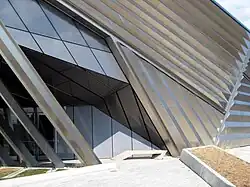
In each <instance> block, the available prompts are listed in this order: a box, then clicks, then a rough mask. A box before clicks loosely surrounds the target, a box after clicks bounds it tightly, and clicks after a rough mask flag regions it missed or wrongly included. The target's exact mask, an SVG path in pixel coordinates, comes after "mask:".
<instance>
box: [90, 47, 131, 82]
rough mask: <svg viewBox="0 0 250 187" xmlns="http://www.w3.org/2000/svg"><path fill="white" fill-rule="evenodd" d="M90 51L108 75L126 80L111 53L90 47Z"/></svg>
mask: <svg viewBox="0 0 250 187" xmlns="http://www.w3.org/2000/svg"><path fill="white" fill-rule="evenodd" d="M92 51H93V53H94V55H95V56H96V58H97V60H98V61H99V63H100V64H101V66H102V68H103V69H104V71H105V73H106V74H107V75H108V76H110V77H114V78H116V79H118V80H121V81H123V82H127V80H126V78H125V76H124V75H123V72H122V71H121V69H120V67H119V65H118V63H117V62H116V60H115V58H114V56H113V54H112V53H108V52H105V51H100V50H96V49H92Z"/></svg>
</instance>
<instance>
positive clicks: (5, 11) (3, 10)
mask: <svg viewBox="0 0 250 187" xmlns="http://www.w3.org/2000/svg"><path fill="white" fill-rule="evenodd" d="M0 20H1V21H2V22H3V23H4V24H5V25H7V26H11V27H14V28H18V29H22V30H27V29H26V28H25V26H24V24H23V23H22V21H21V20H20V19H19V17H18V15H17V14H16V12H15V10H14V9H13V8H12V6H11V5H10V3H9V1H8V0H1V5H0Z"/></svg>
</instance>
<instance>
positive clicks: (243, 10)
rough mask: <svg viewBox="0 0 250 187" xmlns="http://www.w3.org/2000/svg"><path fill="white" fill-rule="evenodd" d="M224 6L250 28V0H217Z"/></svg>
mask: <svg viewBox="0 0 250 187" xmlns="http://www.w3.org/2000/svg"><path fill="white" fill-rule="evenodd" d="M216 1H217V2H218V3H219V4H220V5H221V6H222V7H224V8H225V9H226V10H227V11H228V12H230V13H231V14H232V15H233V16H234V17H235V18H237V19H238V20H239V21H240V22H241V23H243V24H244V25H245V26H246V27H247V28H248V29H250V0H216Z"/></svg>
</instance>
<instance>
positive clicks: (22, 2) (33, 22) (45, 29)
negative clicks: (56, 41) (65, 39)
mask: <svg viewBox="0 0 250 187" xmlns="http://www.w3.org/2000/svg"><path fill="white" fill-rule="evenodd" d="M10 2H11V3H12V5H13V6H14V8H15V9H16V11H17V13H18V14H19V16H20V17H21V19H22V20H23V22H24V23H25V25H26V26H27V27H28V29H29V30H30V31H31V32H35V33H38V34H42V35H46V36H50V37H54V38H59V37H58V35H57V33H56V32H55V30H54V28H53V27H52V25H51V24H50V22H49V20H48V19H47V17H46V16H45V14H44V12H43V11H42V9H41V7H40V6H39V4H38V3H37V1H35V0H10Z"/></svg>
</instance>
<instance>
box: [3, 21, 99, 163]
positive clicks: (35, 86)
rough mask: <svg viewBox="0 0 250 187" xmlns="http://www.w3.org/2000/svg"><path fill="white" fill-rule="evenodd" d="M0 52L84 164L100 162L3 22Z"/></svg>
mask: <svg viewBox="0 0 250 187" xmlns="http://www.w3.org/2000/svg"><path fill="white" fill-rule="evenodd" d="M0 54H1V55H2V57H3V58H4V60H5V61H6V63H7V64H8V65H9V67H10V68H11V70H12V71H13V72H14V74H15V75H16V76H17V78H18V79H19V81H20V82H21V83H22V84H23V86H24V87H25V89H26V90H27V91H28V93H29V94H30V95H31V97H32V98H33V99H34V101H35V102H36V103H37V105H38V106H39V108H40V109H41V110H42V112H43V113H44V114H45V115H46V117H47V118H48V119H49V121H50V122H51V124H52V125H53V126H54V128H55V129H56V130H57V132H58V133H59V134H60V135H61V137H62V138H63V139H64V141H65V142H66V143H67V145H68V146H69V147H70V148H71V150H72V151H73V152H74V154H75V155H76V156H77V158H78V159H79V160H80V161H81V162H82V163H83V164H85V165H93V164H99V163H100V161H99V159H98V158H97V157H96V155H95V154H94V152H93V150H92V149H91V148H90V146H89V145H88V142H87V141H86V140H85V139H84V138H83V136H82V134H81V133H80V132H79V130H78V129H77V127H76V126H75V125H74V124H73V122H72V121H71V119H70V118H69V116H68V115H67V114H66V112H65V110H64V109H63V108H62V107H61V105H60V104H59V103H58V102H57V100H56V98H55V97H54V96H53V94H52V93H51V91H50V90H49V88H48V87H47V85H46V84H45V83H44V81H43V80H42V78H41V77H40V76H39V74H38V73H37V71H36V70H35V68H34V67H33V65H32V64H31V63H30V61H29V59H28V58H27V57H26V56H25V54H24V53H23V51H22V50H21V48H20V47H19V46H18V45H17V44H16V42H15V41H14V39H13V38H12V37H11V35H10V34H9V33H8V31H7V30H6V28H5V27H4V25H3V24H2V23H0Z"/></svg>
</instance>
